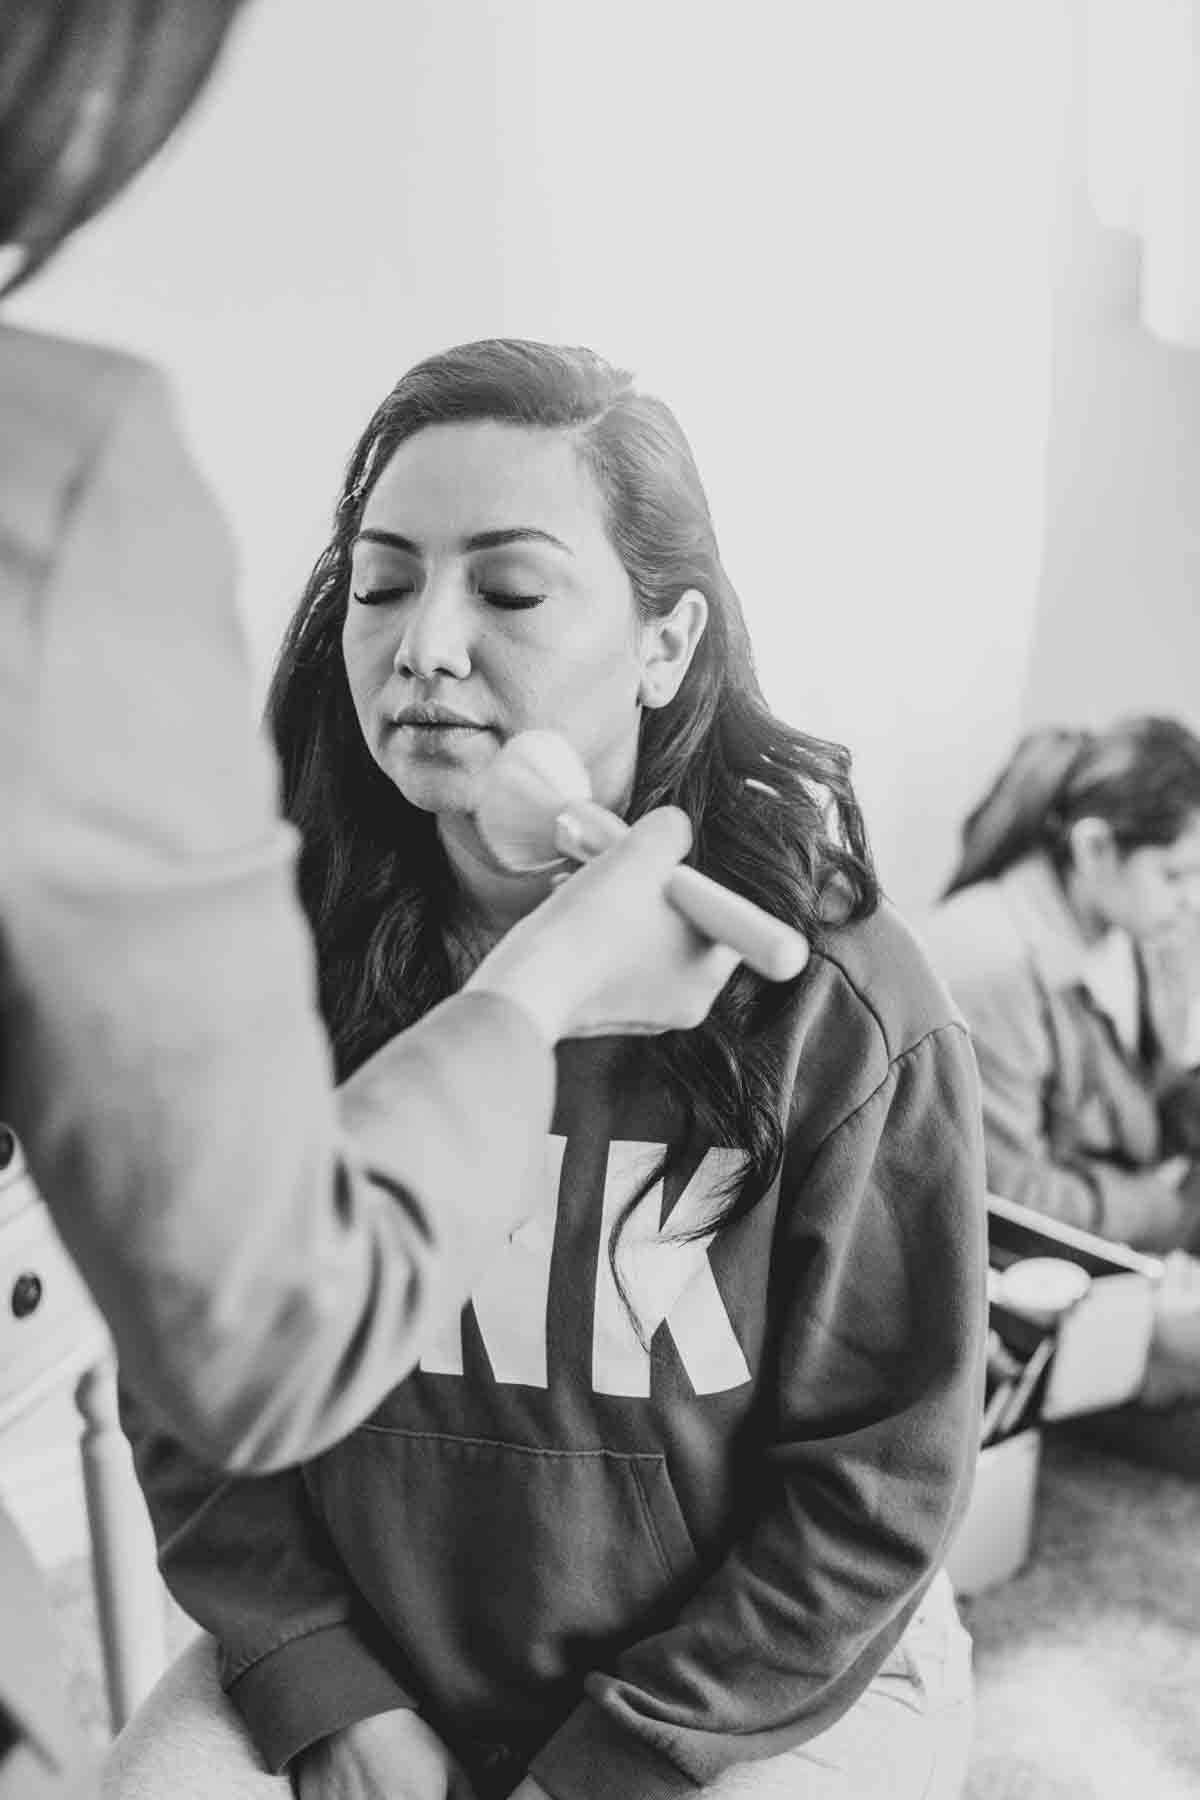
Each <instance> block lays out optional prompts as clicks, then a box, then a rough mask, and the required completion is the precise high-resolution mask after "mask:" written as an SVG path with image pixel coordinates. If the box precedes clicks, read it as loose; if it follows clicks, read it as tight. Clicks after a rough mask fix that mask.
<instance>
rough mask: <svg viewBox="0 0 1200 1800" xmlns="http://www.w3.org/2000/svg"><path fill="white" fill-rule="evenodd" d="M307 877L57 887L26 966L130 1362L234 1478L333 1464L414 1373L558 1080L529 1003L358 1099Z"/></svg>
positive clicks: (49, 1133)
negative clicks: (338, 1076)
mask: <svg viewBox="0 0 1200 1800" xmlns="http://www.w3.org/2000/svg"><path fill="white" fill-rule="evenodd" d="M289 868H290V865H283V864H280V865H278V866H277V867H275V868H272V867H270V866H267V867H265V868H263V869H261V870H258V871H255V872H254V874H253V876H252V878H248V879H246V880H244V881H243V882H241V883H235V882H228V883H226V884H225V885H224V887H223V888H218V887H217V885H216V884H215V883H214V884H211V885H210V884H203V885H202V886H201V888H200V891H199V892H197V891H195V887H194V885H193V884H191V883H188V884H184V883H183V882H180V884H178V885H177V886H176V887H175V888H174V889H173V890H172V891H170V892H169V893H160V892H155V893H154V894H152V895H149V896H145V895H143V896H141V897H135V896H134V895H133V894H132V893H131V892H126V893H124V894H122V895H121V896H120V897H119V898H118V897H117V896H115V895H114V896H113V898H112V903H111V906H108V905H106V903H105V902H104V901H103V900H101V899H99V898H97V897H95V896H94V894H92V893H89V894H87V895H77V894H75V893H73V892H63V891H61V890H58V891H53V892H52V891H49V890H47V889H44V890H43V892H42V896H41V905H40V907H39V909H38V913H37V919H38V925H37V932H36V936H35V934H34V933H33V932H32V930H30V932H29V933H28V936H27V939H26V941H25V943H24V945H23V949H24V954H23V956H22V957H21V965H22V968H23V969H24V970H25V971H26V973H25V975H24V977H23V979H22V984H21V1012H22V1014H23V1017H22V1020H21V1032H20V1037H21V1043H22V1056H21V1058H20V1059H19V1066H18V1067H17V1068H16V1069H14V1076H15V1078H16V1088H15V1092H14V1096H13V1105H14V1122H15V1123H16V1124H17V1126H18V1129H19V1130H20V1131H21V1132H22V1135H23V1136H26V1137H27V1141H28V1146H29V1149H30V1157H31V1162H32V1164H33V1167H34V1170H35V1174H36V1176H37V1179H38V1181H39V1183H40V1185H41V1186H42V1188H43V1191H44V1192H45V1193H46V1194H47V1196H49V1197H50V1198H51V1199H52V1201H53V1202H56V1203H57V1204H56V1205H55V1213H56V1217H57V1218H58V1220H59V1222H60V1226H61V1229H62V1231H63V1234H64V1237H65V1238H66V1240H67V1242H68V1246H69V1248H70V1249H71V1250H72V1252H73V1254H74V1255H75V1256H76V1258H77V1260H78V1261H79V1264H80V1266H81V1268H82V1269H83V1271H84V1273H85V1275H86V1276H87V1278H88V1279H89V1281H90V1282H91V1284H92V1286H93V1288H94V1289H95V1291H96V1293H97V1296H98V1298H99V1300H100V1303H101V1305H102V1306H103V1308H104V1310H105V1312H106V1314H107V1316H108V1318H109V1319H110V1321H111V1324H112V1327H113V1330H114V1334H115V1336H116V1340H117V1345H118V1350H119V1353H120V1356H121V1360H122V1364H123V1366H124V1368H125V1372H126V1375H127V1377H128V1378H129V1379H130V1380H131V1381H132V1382H134V1383H135V1385H136V1386H137V1387H138V1388H139V1390H140V1391H141V1392H142V1393H143V1395H144V1396H145V1397H146V1398H147V1400H149V1401H150V1402H151V1403H152V1404H154V1405H155V1407H156V1408H157V1410H158V1412H159V1414H160V1416H161V1417H162V1418H164V1419H166V1420H169V1421H170V1422H171V1424H172V1426H173V1428H174V1429H175V1430H177V1431H178V1432H179V1434H180V1435H181V1436H183V1437H184V1438H186V1439H187V1440H188V1441H189V1442H190V1443H192V1445H193V1446H194V1447H195V1448H196V1449H197V1450H198V1451H199V1452H201V1453H202V1454H203V1455H205V1456H207V1457H209V1458H210V1459H211V1460H214V1461H220V1462H224V1463H227V1464H229V1465H230V1466H242V1467H250V1466H254V1467H259V1468H264V1467H271V1466H278V1465H279V1464H282V1463H285V1462H288V1461H293V1460H296V1459H297V1458H299V1457H301V1456H307V1455H311V1454H313V1453H315V1452H316V1451H317V1450H318V1449H320V1448H323V1447H324V1446H325V1445H326V1444H328V1443H330V1442H332V1441H335V1440H336V1439H337V1438H339V1437H341V1436H343V1435H344V1434H345V1432H346V1431H347V1430H348V1429H350V1428H351V1427H352V1426H354V1425H355V1424H357V1423H358V1422H360V1420H361V1419H362V1418H363V1417H364V1416H366V1414H367V1413H369V1412H370V1411H371V1410H373V1408H374V1407H375V1406H376V1405H378V1403H379V1402H380V1401H381V1400H382V1399H383V1397H384V1396H385V1395H386V1394H387V1393H388V1392H389V1391H390V1389H391V1388H392V1387H393V1386H395V1384H396V1382H398V1381H399V1380H400V1379H402V1377H403V1376H404V1375H405V1374H406V1373H407V1372H408V1370H409V1369H410V1368H411V1367H412V1366H413V1365H414V1363H415V1361H416V1360H417V1358H418V1357H419V1355H420V1352H421V1349H422V1348H423V1347H424V1344H425V1343H426V1342H428V1339H429V1336H430V1335H431V1333H432V1331H433V1329H434V1324H435V1321H437V1322H440V1321H441V1320H442V1319H443V1318H444V1316H445V1314H446V1312H447V1311H448V1310H449V1309H452V1308H456V1307H457V1306H458V1305H460V1304H461V1303H462V1300H463V1299H464V1298H465V1295H466V1293H467V1291H468V1290H469V1286H470V1283H471V1281H472V1279H473V1276H474V1274H475V1272H476V1271H477V1268H478V1266H479V1260H480V1259H482V1258H484V1257H486V1255H487V1254H488V1252H489V1251H490V1250H491V1249H492V1248H493V1247H494V1245H495V1244H496V1243H497V1242H499V1241H501V1240H502V1238H503V1236H504V1235H505V1233H506V1232H507V1231H508V1230H510V1229H511V1228H512V1225H513V1224H514V1223H515V1222H516V1220H517V1219H518V1218H519V1217H520V1216H521V1210H522V1208H523V1207H524V1206H525V1205H527V1204H528V1203H529V1198H530V1195H531V1194H533V1195H536V1194H539V1193H540V1188H539V1186H538V1185H537V1182H536V1179H535V1175H536V1169H537V1163H536V1158H537V1156H538V1154H539V1153H540V1152H541V1151H542V1150H543V1149H544V1134H545V1132H546V1130H547V1129H548V1126H549V1113H550V1103H551V1095H552V1086H553V1064H552V1060H551V1056H550V1052H549V1050H548V1049H547V1048H546V1047H545V1046H544V1045H543V1044H542V1043H541V1042H540V1040H539V1039H538V1038H537V1035H536V1033H535V1032H534V1031H533V1029H532V1028H531V1027H530V1026H529V1025H527V1023H526V1022H525V1021H524V1019H523V1018H522V1017H521V1015H520V1014H519V1013H518V1012H517V1011H516V1009H509V1008H506V1007H505V1005H504V1003H503V1002H501V1001H499V1000H494V999H486V998H484V997H476V998H475V999H474V1000H471V999H468V998H465V997H464V998H462V999H460V1000H457V1001H455V1002H453V1003H450V1004H448V1005H447V1006H446V1007H445V1008H444V1009H441V1010H440V1012H439V1013H438V1014H437V1015H434V1016H431V1018H430V1019H429V1020H428V1021H426V1022H425V1023H423V1024H422V1026H420V1027H418V1028H417V1029H416V1030H415V1031H414V1032H412V1033H409V1034H406V1036H405V1037H403V1038H400V1039H397V1040H394V1041H393V1043H392V1044H390V1045H388V1046H386V1047H385V1048H384V1049H383V1050H382V1051H380V1052H379V1053H378V1054H377V1056H376V1057H374V1058H372V1060H371V1061H370V1062H369V1063H368V1064H367V1065H365V1066H364V1068H363V1069H361V1070H360V1071H359V1072H358V1073H357V1074H356V1075H355V1077H354V1078H353V1080H352V1081H351V1083H349V1084H348V1086H347V1088H346V1089H345V1090H343V1093H342V1095H341V1096H340V1097H339V1096H336V1095H335V1093H334V1090H333V1086H332V1078H331V1073H330V1069H329V1064H328V1055H327V1051H326V1047H325V1040H324V1036H323V1033H322V1031H321V1028H320V1024H319V1021H318V1020H317V1018H316V1015H315V1011H314V1009H313V1006H312V1003H311V1001H310V999H309V998H308V996H309V992H310V989H311V979H310V967H309V952H308V947H307V941H306V939H305V937H304V935H303V931H302V926H301V924H300V921H299V919H298V916H297V915H296V914H295V913H294V909H293V908H292V904H291V901H290V896H289V894H288V892H287V889H286V885H285V884H286V881H287V878H288V870H289ZM210 931H211V933H212V940H211V941H210V938H209V932H210ZM56 946H58V949H57V954H54V952H55V947H56ZM39 971H40V973H39ZM481 1092H487V1093H488V1095H489V1101H490V1102H494V1104H495V1107H496V1119H497V1121H498V1122H497V1123H496V1124H495V1125H494V1126H493V1127H492V1128H490V1129H489V1128H488V1127H487V1119H486V1118H485V1109H483V1108H481V1107H480V1106H479V1105H478V1095H479V1094H480V1093H481ZM486 1111H487V1116H488V1117H491V1111H490V1107H489V1109H486ZM352 1136H353V1138H354V1139H355V1140H356V1141H354V1142H353V1143H352V1142H351V1141H350V1139H351V1137H352Z"/></svg>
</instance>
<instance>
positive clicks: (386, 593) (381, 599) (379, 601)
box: [351, 587, 412, 606]
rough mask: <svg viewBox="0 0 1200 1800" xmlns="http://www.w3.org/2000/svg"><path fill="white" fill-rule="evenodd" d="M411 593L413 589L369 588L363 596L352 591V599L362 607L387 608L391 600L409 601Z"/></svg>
mask: <svg viewBox="0 0 1200 1800" xmlns="http://www.w3.org/2000/svg"><path fill="white" fill-rule="evenodd" d="M411 593H412V589H411V587H386V588H368V589H367V591H366V592H365V593H362V594H355V593H354V592H353V591H351V598H352V599H354V600H357V601H358V604H359V605H360V606H385V605H386V604H387V602H388V601H389V600H407V598H408V596H409V595H410V594H411Z"/></svg>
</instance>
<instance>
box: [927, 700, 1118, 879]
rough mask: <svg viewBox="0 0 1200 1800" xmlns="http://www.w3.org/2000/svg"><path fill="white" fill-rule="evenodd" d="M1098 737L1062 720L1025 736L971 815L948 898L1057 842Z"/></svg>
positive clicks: (963, 834) (1051, 846) (992, 877)
mask: <svg viewBox="0 0 1200 1800" xmlns="http://www.w3.org/2000/svg"><path fill="white" fill-rule="evenodd" d="M1094 741H1095V740H1094V739H1093V736H1092V734H1091V732H1089V731H1067V730H1063V729H1062V728H1061V727H1059V726H1046V727H1045V728H1043V729H1042V730H1041V731H1031V732H1028V733H1027V734H1026V736H1025V737H1023V738H1022V739H1021V741H1020V743H1019V744H1018V745H1017V748H1016V750H1015V751H1014V752H1013V755H1012V757H1011V759H1010V761H1009V762H1008V764H1007V765H1006V767H1005V768H1004V769H1002V770H1001V772H1000V774H999V776H998V777H997V778H996V780H995V782H994V783H993V784H992V786H991V788H990V789H989V790H988V792H987V793H986V794H985V795H984V797H983V799H982V800H981V801H980V802H979V805H978V806H977V807H975V809H974V811H973V812H971V813H970V814H969V815H968V817H967V821H966V823H965V824H964V826H963V829H962V846H961V849H960V851H959V858H958V866H957V867H956V869H955V871H954V873H953V875H952V876H951V877H950V880H949V882H948V883H947V886H946V890H945V893H944V894H943V896H942V897H943V899H947V900H948V899H949V897H950V895H951V894H955V893H957V892H958V890H959V889H960V888H965V887H972V886H973V885H974V884H975V883H976V882H977V881H994V880H995V879H996V877H997V876H999V875H1002V874H1003V873H1004V871H1005V870H1006V869H1009V868H1011V867H1012V865H1013V863H1015V862H1019V861H1020V860H1021V858H1022V857H1023V856H1028V855H1030V853H1031V852H1032V851H1034V850H1038V849H1045V848H1053V847H1055V844H1056V841H1057V840H1060V839H1061V837H1062V835H1063V833H1064V820H1063V816H1062V802H1063V800H1064V799H1065V797H1066V794H1067V791H1068V789H1069V788H1070V786H1071V784H1072V777H1073V776H1074V775H1075V773H1076V772H1077V770H1078V769H1079V768H1080V766H1081V764H1082V763H1083V761H1084V760H1085V758H1086V757H1087V754H1088V752H1089V751H1090V750H1091V748H1092V745H1093V743H1094Z"/></svg>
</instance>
